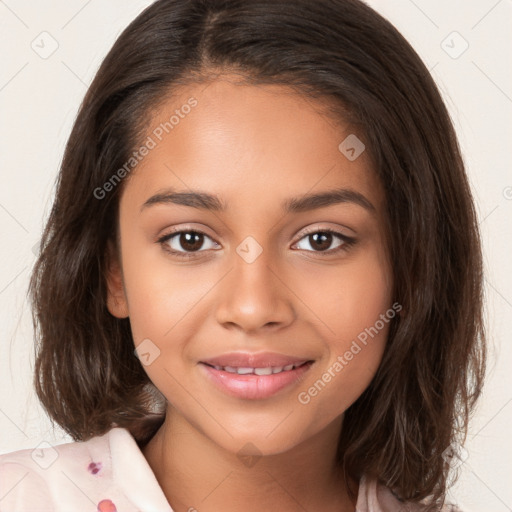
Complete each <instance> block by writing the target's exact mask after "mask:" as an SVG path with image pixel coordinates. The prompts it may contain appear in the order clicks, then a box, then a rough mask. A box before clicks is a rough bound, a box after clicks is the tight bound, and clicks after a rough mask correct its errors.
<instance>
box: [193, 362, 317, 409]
mask: <svg viewBox="0 0 512 512" xmlns="http://www.w3.org/2000/svg"><path fill="white" fill-rule="evenodd" d="M312 364H313V361H302V362H297V363H294V364H289V365H286V366H266V367H261V368H259V367H235V366H219V365H211V364H208V363H201V364H200V365H199V366H200V367H201V368H202V369H203V371H204V372H205V374H206V377H207V378H208V379H209V381H210V382H211V383H212V384H213V385H214V386H215V387H216V388H217V389H218V390H220V391H222V392H223V393H225V394H228V395H230V396H234V397H237V398H243V399H247V400H262V399H265V398H269V397H271V396H273V395H275V394H276V393H278V392H279V391H281V390H283V389H285V388H287V387H290V386H292V385H293V384H294V383H298V382H300V381H301V380H302V379H303V378H304V375H305V373H306V372H307V371H308V370H309V368H310V367H311V365H312Z"/></svg>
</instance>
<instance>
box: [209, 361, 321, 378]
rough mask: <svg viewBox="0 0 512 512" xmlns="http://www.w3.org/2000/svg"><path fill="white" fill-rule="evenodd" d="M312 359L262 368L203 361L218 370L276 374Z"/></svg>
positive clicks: (250, 373)
mask: <svg viewBox="0 0 512 512" xmlns="http://www.w3.org/2000/svg"><path fill="white" fill-rule="evenodd" d="M311 362H312V361H302V362H300V363H293V364H288V365H286V366H264V367H261V368H252V367H250V366H239V367H235V366H219V365H211V364H208V363H203V364H205V365H206V366H209V367H210V368H215V369H216V370H217V371H222V372H228V373H236V374H238V375H260V376H261V375H275V374H277V373H282V372H289V371H292V370H295V369H297V368H300V367H301V366H303V365H305V364H308V363H311Z"/></svg>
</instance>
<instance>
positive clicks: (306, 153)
mask: <svg viewBox="0 0 512 512" xmlns="http://www.w3.org/2000/svg"><path fill="white" fill-rule="evenodd" d="M481 289H482V263H481V252H480V242H479V234H478V229H477V222H476V215H475V212H474V208H473V203H472V199H471V195H470V190H469V186H468V181H467V178H466V175H465V171H464V167H463V163H462V159H461V155H460V152H459V148H458V145H457V141H456V137H455V133H454V129H453V127H452V124H451V122H450V120H449V116H448V114H447V111H446V108H445V106H444V104H443V102H442V100H441V97H440V95H439V92H438V90H437V89H436V86H435V84H434V82H433V80H432V78H431V77H430V75H429V73H428V71H427V69H426V68H425V66H424V65H423V63H422V62H421V60H420V59H419V57H418V56H417V54H416V53H415V52H414V51H413V49H412V48H411V46H410V45H409V44H408V43H407V42H406V41H405V40H404V39H403V37H402V36H401V35H400V34H399V33H398V32H397V31H396V29H394V28H393V26H392V25H391V24H390V23H389V22H387V21H386V20H384V19H383V18H382V17H381V16H379V15H378V14H377V13H375V12H374V11H373V10H372V9H370V8H369V7H368V6H367V5H365V4H364V3H363V2H360V1H358V0H321V1H315V2H309V1H306V0H293V1H292V0H272V1H270V0H254V1H237V0H208V1H206V0H165V1H164V0H160V1H157V2H155V3H154V4H152V5H151V6H150V7H149V8H147V9H146V10H145V11H144V12H143V13H142V14H141V15H140V16H139V17H137V19H136V20H135V21H133V22H132V24H131V25H130V26H129V27H128V28H127V29H126V30H125V31H124V32H123V34H122V35H121V36H120V37H119V39H118V40H117V42H116V43H115V45H114V47H113V48H112V50H111V51H110V53H109V54H108V55H107V57H106V58H105V60H104V62H103V64H102V66H101V68H100V70H99V71H98V73H97V76H96V77H95V79H94V81H93V83H92V84H91V86H90V88H89V91H88V93H87V95H86V97H85V99H84V101H83V104H82V106H81V108H80V112H79V114H78V117H77V119H76V122H75V125H74V128H73V131H72V133H71V136H70V138H69V141H68V145H67V148H66V152H65V156H64V160H63V164H62V168H61V170H60V174H59V179H58V184H57V191H56V197H55V203H54V206H53V209H52V212H51V215H50V218H49V220H48V223H47V226H46V230H45V232H44V237H43V240H42V244H41V254H40V257H39V259H38V261H37V264H36V266H35V269H34V273H33V277H32V281H31V293H32V298H33V308H34V320H35V327H36V332H37V337H38V345H37V348H38V351H37V360H36V375H35V386H36V390H37V393H38V396H39V398H40V400H41V402H42V404H43V406H44V407H45V408H46V410H47V411H48V413H49V415H50V417H51V418H52V420H54V421H55V422H56V423H58V424H59V425H60V426H61V427H62V428H63V429H65V430H66V432H68V433H69V434H70V435H71V436H72V437H73V439H74V440H75V442H73V443H68V444H64V445H60V446H56V447H51V446H48V447H46V448H39V449H36V450H33V451H32V450H21V451H18V452H14V453H11V454H6V455H3V456H1V457H0V511H2V512H4V511H5V512H7V511H9V512H12V511H22V510H23V511H26V510H31V511H35V510H56V511H64V510H66V511H69V510H71V509H77V510H98V511H100V512H105V511H116V510H117V511H119V512H121V511H132V510H133V511H136V510H143V511H148V512H149V511H157V510H158V511H163V510H165V511H171V510H174V511H176V512H178V511H180V512H181V511H189V512H191V511H193V510H197V511H199V512H209V511H217V510H223V511H225V512H229V511H238V510H245V511H261V510H267V511H273V510H276V511H277V510H286V511H299V510H301V511H302V510H323V511H326V512H331V511H333V512H334V511H338V512H353V511H354V509H355V510H357V511H358V512H370V511H371V512H396V511H402V510H403V511H406V510H411V511H412V510H421V511H429V510H441V509H442V510H449V509H448V507H447V506H444V508H442V507H443V503H444V499H445V493H446V489H447V485H448V479H449V476H450V456H453V454H454V452H455V453H456V447H457V446H458V442H459V441H462V440H463V439H464V436H465V432H466V428H467V420H468V416H469V413H470V411H471V410H472V408H473V406H474V404H475V401H476V399H477V398H478V396H479V394H480V390H481V385H482V376H483V373H484V361H485V346H484V332H483V327H482V312H481V308H482V304H481Z"/></svg>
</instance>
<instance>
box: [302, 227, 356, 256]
mask: <svg viewBox="0 0 512 512" xmlns="http://www.w3.org/2000/svg"><path fill="white" fill-rule="evenodd" d="M355 242H356V239H355V238H352V237H348V236H346V235H344V234H343V233H338V232H337V231H331V230H329V229H327V230H318V231H314V232H311V233H307V234H306V235H305V236H304V237H302V238H301V239H300V240H299V242H297V244H296V245H297V247H298V248H299V249H301V250H306V251H309V252H317V253H322V252H325V253H328V254H333V253H336V252H338V251H343V250H347V249H348V248H349V247H351V246H352V245H354V244H355Z"/></svg>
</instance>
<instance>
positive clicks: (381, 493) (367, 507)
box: [356, 476, 463, 512]
mask: <svg viewBox="0 0 512 512" xmlns="http://www.w3.org/2000/svg"><path fill="white" fill-rule="evenodd" d="M425 509H426V505H421V504H420V503H410V502H407V503H406V502H403V501H401V500H400V499H399V498H398V497H397V496H396V495H395V494H394V493H393V492H392V491H391V490H390V489H389V488H388V487H386V486H385V485H382V484H381V483H379V482H378V481H377V480H376V479H372V478H367V477H366V476H363V477H362V478H361V480H360V482H359V493H358V497H357V504H356V512H424V511H425ZM439 512H463V511H462V510H461V509H459V508H458V507H457V506H456V505H450V504H445V505H444V506H443V508H442V509H441V510H440V511H439Z"/></svg>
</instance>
